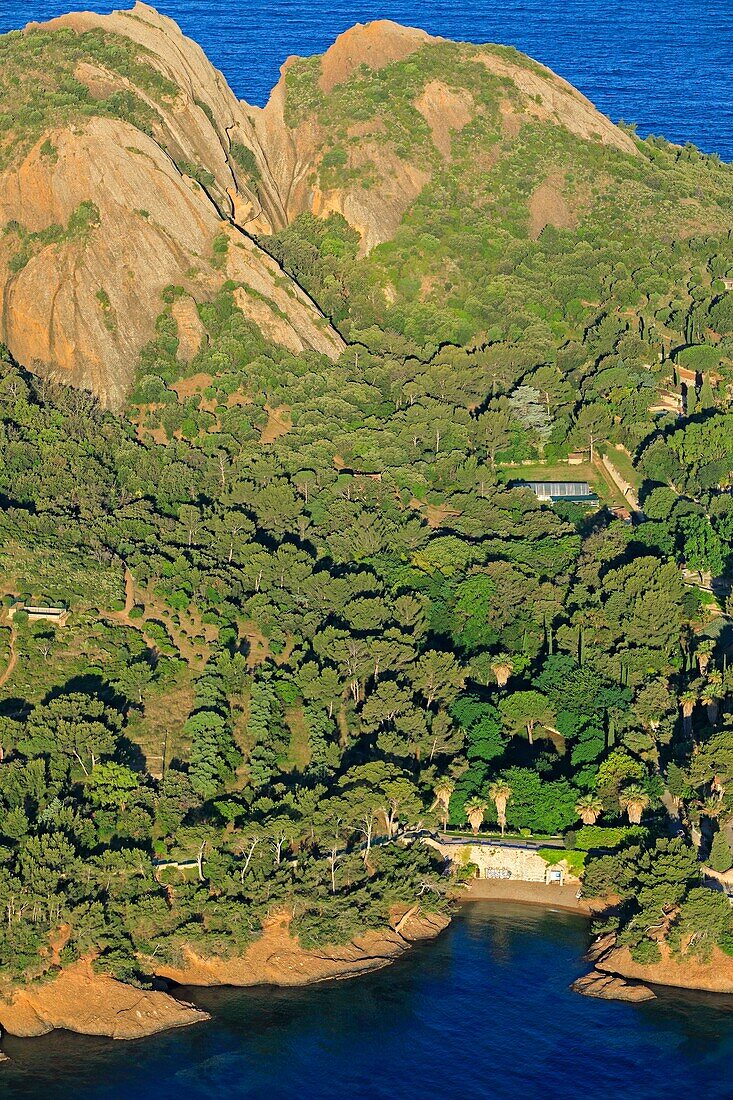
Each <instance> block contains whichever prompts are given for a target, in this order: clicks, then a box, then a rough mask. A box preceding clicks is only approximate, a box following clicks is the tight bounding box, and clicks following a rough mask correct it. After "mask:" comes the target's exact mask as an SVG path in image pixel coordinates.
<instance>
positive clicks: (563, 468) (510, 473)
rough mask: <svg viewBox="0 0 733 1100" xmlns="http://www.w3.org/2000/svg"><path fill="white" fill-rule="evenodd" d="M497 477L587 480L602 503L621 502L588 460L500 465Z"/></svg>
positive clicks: (612, 503)
mask: <svg viewBox="0 0 733 1100" xmlns="http://www.w3.org/2000/svg"><path fill="white" fill-rule="evenodd" d="M498 474H499V479H500V480H501V481H503V482H504V483H505V484H506V482H508V481H587V482H588V484H589V485H590V487H591V489H592V490H593V492H594V493H596V494H597V496H598V499H599V500H600V501H601V503H602V504H608V505H611V506H614V505H616V504H620V503H621V504H622V503H623V500H622V499H621V494H620V493H619V492H614V491H613V490H612V489H611V486H610V485H609V483H608V482H607V481H606V479H605V477H604V476H603V474H602V473H600V471H599V470H598V469H597V468H596V467H595V466H591V464H590V463H589V462H583V463H581V465H580V466H570V465H568V463H567V462H555V463H551V462H535V463H533V464H532V465H531V466H502V467H500V469H499V470H498Z"/></svg>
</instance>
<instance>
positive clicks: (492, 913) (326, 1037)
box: [0, 902, 733, 1100]
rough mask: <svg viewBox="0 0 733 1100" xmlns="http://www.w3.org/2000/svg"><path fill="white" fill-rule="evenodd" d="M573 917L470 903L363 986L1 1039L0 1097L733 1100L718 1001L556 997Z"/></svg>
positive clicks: (577, 927)
mask: <svg viewBox="0 0 733 1100" xmlns="http://www.w3.org/2000/svg"><path fill="white" fill-rule="evenodd" d="M587 938H588V935H587V924H586V922H585V921H584V919H583V918H581V917H577V916H575V915H574V914H568V913H559V912H551V911H547V910H543V909H537V908H532V907H527V906H524V907H522V906H514V905H508V904H492V903H478V902H477V903H473V904H470V905H468V906H466V907H465V909H464V911H463V912H462V914H461V915H460V916H459V917H458V919H457V920H456V921H455V922H454V923H453V925H452V926H451V928H450V929H449V930H448V931H447V933H445V934H444V935H443V936H442V937H441V938H440V939H439V940H438V941H437V942H435V943H432V944H429V945H425V946H423V947H420V948H417V949H415V950H414V951H412V952H411V953H410V954H408V955H407V956H405V957H403V958H402V959H401V960H400V961H399V962H398V963H396V964H395V965H394V966H392V967H389V968H388V969H386V970H382V971H379V972H378V973H376V974H372V975H370V976H367V977H364V978H358V979H355V980H352V981H347V982H332V983H328V984H325V985H320V986H315V987H313V988H311V989H301V990H272V989H261V990H249V991H247V990H245V991H242V990H239V991H237V990H216V991H214V990H201V991H199V992H195V991H190V992H194V995H195V997H196V1000H197V1001H198V1003H199V1004H200V1005H202V1006H203V1007H205V1008H207V1009H208V1010H209V1011H210V1012H211V1013H212V1015H213V1019H212V1020H211V1021H210V1022H209V1023H203V1024H197V1025H194V1026H193V1027H190V1028H186V1029H183V1030H181V1031H174V1032H169V1033H167V1034H163V1035H159V1036H156V1037H153V1038H151V1039H144V1040H140V1041H137V1042H134V1043H115V1042H112V1041H108V1040H100V1039H88V1038H81V1037H78V1036H72V1035H68V1034H65V1033H61V1032H56V1033H54V1034H52V1035H50V1036H48V1037H46V1038H43V1039H26V1040H19V1039H15V1040H12V1039H7V1040H6V1042H5V1044H4V1046H5V1050H6V1051H7V1053H8V1054H9V1055H10V1059H11V1061H10V1062H8V1063H5V1064H4V1065H2V1066H0V1096H2V1097H3V1098H6V1097H7V1098H8V1100H21V1098H22V1100H29V1098H33V1100H69V1098H71V1097H73V1100H224V1098H226V1100H245V1098H246V1100H285V1098H296V1100H423V1098H431V1097H435V1098H439V1100H483V1098H491V1100H571V1098H572V1100H575V1098H577V1097H581V1098H582V1100H673V1098H675V1097H684V1098H685V1100H731V1097H733V1073H732V1071H731V1067H732V1066H733V997H727V998H725V997H713V996H711V995H703V994H698V995H696V994H689V993H688V994H681V993H674V992H664V991H662V990H660V991H659V998H658V1000H656V1001H650V1002H648V1003H645V1004H643V1005H629V1004H620V1003H616V1002H609V1001H597V1000H591V999H589V998H585V997H580V996H578V995H577V994H576V993H572V992H571V991H570V990H569V989H568V986H569V984H570V982H571V981H572V980H573V979H574V978H576V977H577V976H578V975H579V974H580V973H582V972H583V971H584V969H587V967H584V966H583V963H582V962H581V959H580V956H581V953H582V952H583V950H584V949H585V947H586V945H587Z"/></svg>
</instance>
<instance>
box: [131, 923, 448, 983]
mask: <svg viewBox="0 0 733 1100" xmlns="http://www.w3.org/2000/svg"><path fill="white" fill-rule="evenodd" d="M447 925H448V919H447V918H446V917H443V916H440V915H438V914H428V913H418V912H414V913H413V912H412V911H410V913H408V914H407V915H406V919H404V918H403V919H402V920H400V921H399V922H397V923H396V924H395V926H394V927H391V928H385V929H384V930H383V931H370V932H366V933H365V934H364V935H363V936H358V937H356V938H355V939H354V940H352V941H351V942H350V943H347V944H345V945H342V946H340V947H323V948H319V949H315V948H310V949H306V948H303V947H301V946H300V944H299V943H298V941H297V939H295V938H294V937H293V936H292V935H291V933H290V929H289V922H288V920H287V918H282V917H280V918H276V919H273V920H270V921H267V922H266V924H265V927H264V931H263V934H262V936H260V938H259V939H257V940H255V942H254V943H252V944H251V945H250V947H249V948H248V950H247V951H246V953H245V954H244V955H240V956H234V957H232V958H226V959H225V958H203V957H202V956H200V955H198V954H197V953H196V952H195V951H194V950H192V949H191V948H185V949H184V951H183V961H182V963H181V964H180V965H178V966H173V965H171V966H168V965H166V966H160V965H156V967H155V970H156V973H157V974H158V975H159V977H162V978H167V979H168V980H169V981H173V982H176V983H177V984H179V985H202V986H212V985H235V986H251V985H279V986H293V985H312V984H313V983H315V982H322V981H327V980H328V979H331V978H351V977H356V976H357V975H359V974H367V973H369V972H370V971H372V970H379V969H380V968H381V967H383V966H387V965H389V963H391V962H394V960H395V959H397V958H399V957H400V955H402V954H404V952H405V951H407V950H409V948H410V947H411V946H412V945H413V944H415V943H419V942H422V941H425V940H431V939H434V938H435V937H436V936H438V935H439V934H440V933H441V932H442V931H443V929H444V928H445V927H446V926H447ZM151 962H152V960H151Z"/></svg>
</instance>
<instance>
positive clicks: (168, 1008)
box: [0, 959, 209, 1039]
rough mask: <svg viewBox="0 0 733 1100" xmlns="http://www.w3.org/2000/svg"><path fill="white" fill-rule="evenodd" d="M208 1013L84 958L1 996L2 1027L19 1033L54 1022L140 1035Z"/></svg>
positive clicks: (90, 1031)
mask: <svg viewBox="0 0 733 1100" xmlns="http://www.w3.org/2000/svg"><path fill="white" fill-rule="evenodd" d="M208 1019H209V1015H208V1013H207V1012H202V1011H201V1010H200V1009H198V1008H195V1007H194V1006H193V1005H191V1004H188V1003H187V1002H185V1001H179V1000H176V998H175V997H171V996H170V995H169V994H168V993H163V992H159V991H157V990H147V989H138V988H137V987H135V986H131V985H126V984H125V983H124V982H118V981H116V980H115V979H114V978H110V977H109V976H108V975H107V974H99V973H96V972H95V971H94V968H93V965H92V962H91V961H90V960H88V959H82V960H80V961H79V962H76V963H73V965H71V966H68V967H66V968H65V969H64V970H62V971H60V973H59V974H58V975H57V976H56V977H54V978H52V979H51V980H48V981H40V982H35V983H33V984H31V985H27V986H23V987H21V988H17V989H15V990H14V991H13V992H12V993H11V994H10V995H9V997H7V998H5V999H3V1000H2V1001H0V1028H2V1030H3V1031H7V1032H8V1033H9V1034H10V1035H17V1036H19V1037H21V1038H31V1037H34V1036H37V1035H47V1034H48V1033H49V1031H53V1029H54V1028H57V1027H58V1028H65V1029H66V1030H67V1031H76V1032H78V1033H79V1034H80V1035H105V1036H107V1037H109V1038H110V1039H140V1038H142V1037H143V1036H146V1035H155V1033H156V1032H158V1031H166V1030H167V1029H169V1028H173V1027H185V1026H186V1025H188V1024H195V1023H198V1022H199V1021H201V1020H208Z"/></svg>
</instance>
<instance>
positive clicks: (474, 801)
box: [463, 795, 486, 836]
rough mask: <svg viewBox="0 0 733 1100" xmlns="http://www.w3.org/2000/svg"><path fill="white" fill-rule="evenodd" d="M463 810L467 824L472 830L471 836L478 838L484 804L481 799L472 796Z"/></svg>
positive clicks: (484, 811) (484, 809)
mask: <svg viewBox="0 0 733 1100" xmlns="http://www.w3.org/2000/svg"><path fill="white" fill-rule="evenodd" d="M463 809H464V811H465V814H466V817H467V818H468V823H469V825H470V826H471V828H472V829H473V835H474V836H478V831H479V829H480V828H481V825H482V824H483V820H484V814H485V813H486V803H485V802H484V800H483V798H479V797H478V796H477V795H474V796H473V798H469V799H468V801H467V802H466V805H465V806H464V807H463Z"/></svg>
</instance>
